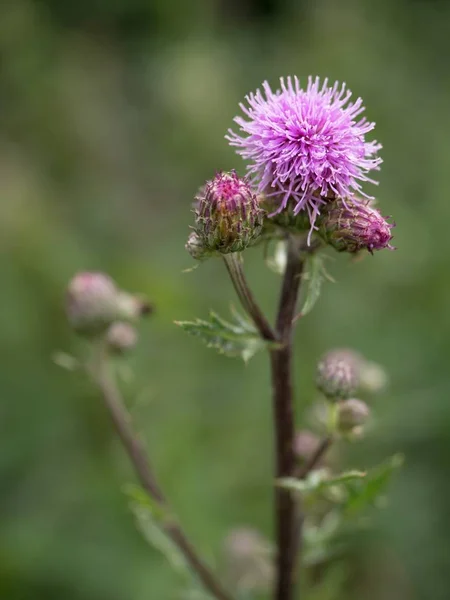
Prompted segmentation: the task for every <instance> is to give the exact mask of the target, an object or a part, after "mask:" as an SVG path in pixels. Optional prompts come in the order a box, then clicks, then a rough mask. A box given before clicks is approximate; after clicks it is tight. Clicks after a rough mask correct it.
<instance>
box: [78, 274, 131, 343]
mask: <svg viewBox="0 0 450 600" xmlns="http://www.w3.org/2000/svg"><path fill="white" fill-rule="evenodd" d="M118 293H119V291H118V289H117V287H116V285H115V283H114V281H113V280H112V279H111V278H110V277H108V275H105V274H104V273H78V274H77V275H75V277H74V278H73V279H72V280H71V281H70V283H69V286H68V288H67V297H66V313H67V318H68V320H69V323H70V325H71V326H72V327H73V328H74V329H75V331H78V332H79V333H83V334H87V335H95V334H98V333H102V332H103V331H106V329H107V328H108V327H109V326H110V325H111V323H112V322H113V321H115V319H116V318H117V296H118Z"/></svg>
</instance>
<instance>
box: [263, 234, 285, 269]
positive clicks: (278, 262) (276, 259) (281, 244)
mask: <svg viewBox="0 0 450 600" xmlns="http://www.w3.org/2000/svg"><path fill="white" fill-rule="evenodd" d="M268 243H270V242H268ZM268 251H269V248H268ZM265 261H266V265H267V267H268V268H269V269H270V270H271V271H273V272H274V273H276V274H277V275H282V274H283V273H284V270H285V268H286V263H287V247H286V241H285V240H278V241H276V243H275V247H274V249H273V252H272V253H271V254H270V255H268V256H266V258H265Z"/></svg>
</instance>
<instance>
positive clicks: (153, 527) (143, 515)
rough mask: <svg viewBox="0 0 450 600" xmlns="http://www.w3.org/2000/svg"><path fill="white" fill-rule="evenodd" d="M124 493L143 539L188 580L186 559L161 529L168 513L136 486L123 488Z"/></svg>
mask: <svg viewBox="0 0 450 600" xmlns="http://www.w3.org/2000/svg"><path fill="white" fill-rule="evenodd" d="M124 492H125V493H126V495H127V496H128V497H129V498H130V500H131V501H130V509H131V511H132V513H133V515H134V517H135V521H136V525H137V528H138V529H139V531H140V532H141V534H142V536H143V537H144V539H145V540H146V541H147V542H148V543H149V544H150V545H151V546H152V547H153V548H155V549H156V550H158V551H159V552H161V554H163V555H164V556H165V558H166V559H167V561H168V562H169V564H170V565H171V566H172V568H173V569H174V571H175V572H176V573H178V575H180V576H181V577H182V578H183V579H186V580H190V579H191V573H190V570H189V567H188V565H187V563H186V559H185V558H184V556H183V554H182V553H181V551H180V550H179V549H178V547H177V546H176V545H175V544H174V543H173V542H172V540H171V539H170V538H169V536H168V535H167V534H166V533H165V531H164V529H163V528H164V526H165V524H167V523H168V522H169V521H170V519H171V517H170V516H169V513H168V512H167V511H165V510H164V508H163V507H161V506H160V505H159V504H158V503H157V502H156V501H154V500H153V499H152V498H151V497H150V496H149V495H148V494H147V492H145V490H143V489H142V488H140V487H139V486H137V485H127V486H125V488H124Z"/></svg>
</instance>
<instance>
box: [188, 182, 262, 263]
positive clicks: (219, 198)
mask: <svg viewBox="0 0 450 600" xmlns="http://www.w3.org/2000/svg"><path fill="white" fill-rule="evenodd" d="M196 200H197V203H196V207H195V223H196V227H195V232H196V234H197V236H198V238H199V241H200V242H201V245H202V246H203V249H204V250H205V251H206V252H220V253H222V254H227V253H229V252H240V251H242V250H244V249H245V248H247V246H249V245H251V244H252V243H253V242H254V241H255V240H256V239H257V238H258V237H259V235H260V234H261V231H262V224H263V216H264V210H263V209H262V208H261V206H260V205H259V202H258V200H257V197H256V195H255V194H254V192H253V190H252V189H251V187H250V185H249V184H248V182H247V181H246V180H245V179H242V178H241V177H238V175H237V174H236V173H235V172H234V171H232V172H231V173H217V175H216V176H215V177H214V179H212V180H211V181H208V182H207V183H206V185H205V186H204V187H203V188H202V189H201V190H200V192H199V194H198V196H197V197H196Z"/></svg>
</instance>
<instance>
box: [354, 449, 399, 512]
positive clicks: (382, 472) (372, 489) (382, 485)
mask: <svg viewBox="0 0 450 600" xmlns="http://www.w3.org/2000/svg"><path fill="white" fill-rule="evenodd" d="M403 462H404V457H403V456H402V455H401V454H395V455H394V456H392V457H391V458H390V459H389V460H387V461H386V462H385V463H384V464H381V465H379V466H378V467H376V468H375V469H373V470H372V471H370V472H369V473H368V475H367V477H366V479H365V480H364V481H363V482H360V485H356V486H352V487H350V488H349V490H348V491H349V497H348V500H347V502H346V504H345V507H344V510H345V512H346V513H347V514H348V515H350V514H354V513H356V512H358V511H359V510H361V509H363V508H365V507H366V506H368V505H371V504H373V503H374V502H375V501H376V500H377V499H378V498H379V497H380V496H381V495H382V494H383V493H384V492H385V491H386V488H387V486H388V484H389V482H390V481H391V478H392V476H393V474H394V473H395V471H397V470H398V469H399V468H400V467H401V466H402V465H403Z"/></svg>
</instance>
